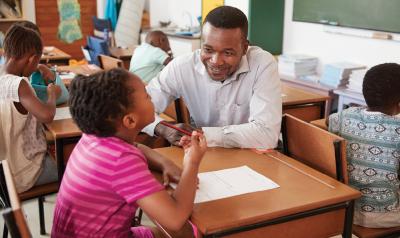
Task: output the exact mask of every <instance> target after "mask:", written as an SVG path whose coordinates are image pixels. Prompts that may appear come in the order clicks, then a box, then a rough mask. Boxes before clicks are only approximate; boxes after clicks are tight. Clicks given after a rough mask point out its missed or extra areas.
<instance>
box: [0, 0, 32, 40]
mask: <svg viewBox="0 0 400 238" xmlns="http://www.w3.org/2000/svg"><path fill="white" fill-rule="evenodd" d="M16 2H17V7H18V8H19V9H20V10H19V11H20V13H21V17H14V18H0V31H2V32H3V33H4V34H5V32H6V31H7V29H8V28H9V27H10V26H11V25H12V24H13V23H14V22H18V21H25V20H28V21H32V22H35V1H32V0H16Z"/></svg>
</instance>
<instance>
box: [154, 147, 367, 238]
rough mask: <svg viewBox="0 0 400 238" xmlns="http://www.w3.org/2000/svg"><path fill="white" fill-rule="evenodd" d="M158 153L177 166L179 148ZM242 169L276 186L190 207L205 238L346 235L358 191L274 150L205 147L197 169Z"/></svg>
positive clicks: (350, 227)
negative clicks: (256, 174) (246, 167)
mask: <svg viewBox="0 0 400 238" xmlns="http://www.w3.org/2000/svg"><path fill="white" fill-rule="evenodd" d="M157 151H158V152H159V153H161V154H163V155H164V156H166V157H167V158H169V159H171V160H172V161H173V162H174V163H176V164H177V165H178V166H181V164H182V158H183V150H182V149H181V148H177V147H167V148H160V149H157ZM242 165H247V166H249V167H250V168H252V169H253V170H255V171H257V172H258V173H260V174H263V175H265V176H267V177H268V178H270V179H272V180H273V181H274V182H276V183H278V184H279V185H280V188H277V189H272V190H266V191H261V192H255V193H249V194H244V195H239V196H234V197H230V198H224V199H220V200H214V201H210V202H205V203H199V204H195V206H194V209H193V213H192V216H191V220H192V222H193V223H194V224H196V226H197V227H198V228H199V230H200V232H201V233H202V234H203V235H204V236H205V237H221V236H224V237H225V236H227V237H246V238H248V237H252V238H253V237H256V238H257V237H260V238H261V237H278V238H279V237H330V236H333V235H337V234H341V233H343V235H344V237H351V229H352V217H353V200H354V199H356V198H358V197H360V192H358V191H357V190H355V189H352V188H350V187H349V186H347V185H345V184H342V183H340V182H338V181H337V180H334V179H332V178H330V177H328V176H326V175H324V174H322V173H319V172H318V171H316V170H314V169H311V168H310V167H307V166H306V165H304V164H302V163H300V162H298V161H295V160H293V159H291V158H289V157H287V156H285V155H283V154H281V153H279V152H277V151H273V152H269V153H267V154H261V155H260V154H256V153H255V152H253V151H251V150H245V149H224V148H209V150H208V151H207V153H206V154H205V156H204V158H203V161H202V162H201V165H200V171H201V172H206V171H214V170H220V169H226V168H232V167H238V166H242Z"/></svg>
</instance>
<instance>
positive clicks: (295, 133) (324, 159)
mask: <svg viewBox="0 0 400 238" xmlns="http://www.w3.org/2000/svg"><path fill="white" fill-rule="evenodd" d="M282 138H283V152H284V154H286V155H288V156H290V157H292V158H294V159H296V160H298V161H300V162H302V163H304V164H306V165H308V166H310V167H312V168H314V169H316V170H318V171H320V172H322V173H324V174H326V175H328V176H330V177H332V178H334V179H336V180H338V181H340V182H343V183H345V184H347V183H348V176H347V165H346V142H345V140H344V139H343V138H342V137H339V136H337V135H335V134H333V133H330V132H328V131H325V130H323V129H321V128H318V127H316V126H314V125H311V124H310V123H307V122H305V121H302V120H300V119H298V118H296V117H294V116H292V115H289V114H285V115H284V116H283V118H282ZM353 212H354V201H350V202H348V203H347V205H346V206H345V207H344V209H343V210H342V215H343V216H345V222H344V224H343V232H344V231H351V230H352V229H351V227H352V225H353ZM338 225H339V224H338ZM335 235H338V234H335ZM342 235H343V237H350V236H351V233H346V234H345V233H343V234H342Z"/></svg>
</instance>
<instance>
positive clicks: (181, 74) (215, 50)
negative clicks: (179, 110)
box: [144, 6, 282, 149]
mask: <svg viewBox="0 0 400 238" xmlns="http://www.w3.org/2000/svg"><path fill="white" fill-rule="evenodd" d="M247 29H248V23H247V18H246V16H245V15H244V14H243V12H241V11H240V10H239V9H237V8H234V7H229V6H222V7H218V8H216V9H214V10H212V11H211V12H210V13H209V14H208V15H207V17H206V19H205V21H204V24H203V28H202V48H201V49H200V50H197V51H195V52H193V53H192V54H190V55H185V56H182V57H178V58H176V59H175V60H173V61H172V62H171V63H169V64H168V65H167V66H166V67H165V68H164V70H163V71H161V73H160V74H159V75H158V76H157V77H156V78H154V79H153V80H152V81H151V82H150V84H149V85H148V86H147V91H148V93H149V95H150V96H151V97H152V101H153V103H154V105H155V108H156V112H158V113H160V112H163V111H164V110H165V108H166V107H167V106H168V105H169V104H170V103H171V102H172V101H173V100H174V99H176V98H179V97H183V99H184V101H185V103H186V106H187V107H188V110H189V112H190V116H191V119H192V121H193V124H192V126H194V127H196V128H199V129H201V130H202V131H203V133H204V135H205V137H206V138H207V143H208V145H209V146H210V147H216V146H218V147H228V148H229V147H239V148H258V149H270V148H274V147H276V145H277V142H278V137H279V132H280V125H281V117H282V99H281V85H280V80H279V76H278V69H277V64H276V61H275V60H274V58H273V56H272V55H271V54H270V53H268V52H266V51H264V50H262V49H261V48H259V47H255V46H251V47H249V42H248V40H247ZM160 121H161V119H160V118H157V119H156V120H155V122H154V123H153V124H151V125H149V126H148V127H146V128H145V129H144V131H145V132H146V133H148V134H149V135H153V134H154V133H155V134H156V135H159V136H163V137H164V138H166V139H167V140H168V141H169V142H171V143H173V144H177V142H178V141H179V139H180V137H181V136H182V135H180V134H179V133H178V132H177V131H175V130H173V129H171V128H168V127H166V126H164V125H162V124H159V122H160ZM179 126H180V127H186V128H187V126H184V125H179Z"/></svg>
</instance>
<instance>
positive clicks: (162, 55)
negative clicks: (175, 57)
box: [153, 47, 169, 64]
mask: <svg viewBox="0 0 400 238" xmlns="http://www.w3.org/2000/svg"><path fill="white" fill-rule="evenodd" d="M168 57H169V55H168V54H167V53H166V52H165V51H163V50H162V49H160V48H158V47H154V51H153V58H154V60H155V61H156V62H157V63H158V64H164V61H165V60H166V59H167V58H168Z"/></svg>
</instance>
